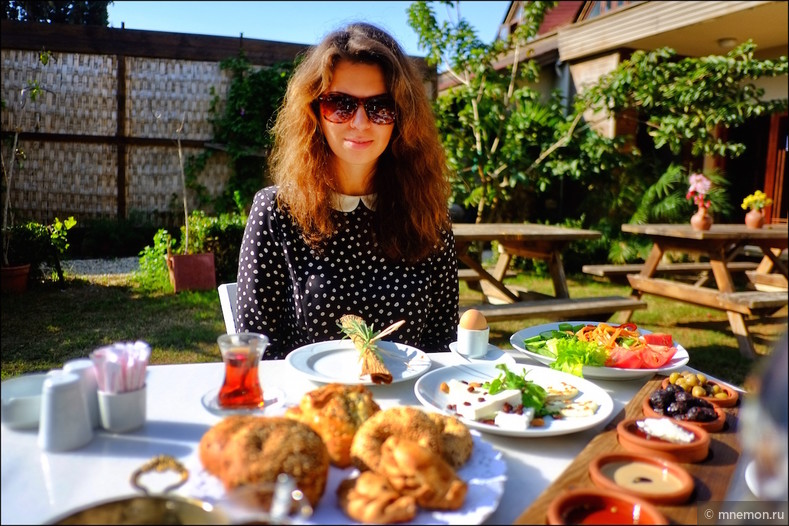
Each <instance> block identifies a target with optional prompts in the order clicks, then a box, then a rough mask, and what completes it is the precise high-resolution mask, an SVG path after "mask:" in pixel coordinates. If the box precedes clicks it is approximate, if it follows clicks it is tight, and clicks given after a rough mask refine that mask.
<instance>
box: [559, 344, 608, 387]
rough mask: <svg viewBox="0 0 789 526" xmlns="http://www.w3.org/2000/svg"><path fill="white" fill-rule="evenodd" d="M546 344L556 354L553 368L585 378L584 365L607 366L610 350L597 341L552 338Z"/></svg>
mask: <svg viewBox="0 0 789 526" xmlns="http://www.w3.org/2000/svg"><path fill="white" fill-rule="evenodd" d="M545 345H546V347H547V348H548V349H550V351H551V352H552V353H553V354H554V355H555V356H556V361H555V362H553V363H551V365H550V367H551V369H556V370H557V371H562V372H565V373H570V374H573V375H575V376H580V377H581V378H583V366H584V365H591V366H594V367H605V361H606V359H608V352H607V351H606V350H605V349H604V348H603V347H600V346H599V345H597V343H595V342H582V341H580V340H578V339H575V338H552V339H550V340H548V341H547V342H545Z"/></svg>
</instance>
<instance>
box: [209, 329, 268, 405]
mask: <svg viewBox="0 0 789 526" xmlns="http://www.w3.org/2000/svg"><path fill="white" fill-rule="evenodd" d="M217 343H218V344H219V350H220V351H221V352H222V360H223V361H224V362H225V379H224V382H223V383H222V387H221V388H220V389H219V395H218V396H217V402H218V404H219V407H220V408H222V409H261V408H263V405H264V402H263V387H262V386H261V385H260V377H259V376H258V364H259V363H260V359H261V358H262V357H263V353H264V352H265V351H266V347H268V344H269V341H268V337H267V336H266V335H264V334H256V333H253V332H242V333H238V334H222V335H221V336H219V337H218V338H217Z"/></svg>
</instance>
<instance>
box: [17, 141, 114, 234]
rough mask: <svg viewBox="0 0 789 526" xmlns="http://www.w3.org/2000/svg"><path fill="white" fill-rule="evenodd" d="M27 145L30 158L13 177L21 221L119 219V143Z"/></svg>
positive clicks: (35, 143) (33, 142) (28, 143)
mask: <svg viewBox="0 0 789 526" xmlns="http://www.w3.org/2000/svg"><path fill="white" fill-rule="evenodd" d="M21 146H22V147H23V149H24V151H25V155H26V157H27V159H26V161H25V162H24V163H22V165H21V167H17V169H16V172H15V174H14V177H13V179H12V181H11V203H12V208H13V211H14V217H15V219H16V221H17V222H18V221H22V220H34V221H38V222H41V223H50V222H52V221H53V220H54V219H55V217H58V218H60V219H64V218H66V217H68V216H74V217H76V218H77V220H78V221H79V220H84V219H87V218H115V217H117V206H118V205H117V195H118V189H117V183H116V173H117V171H118V169H117V164H116V155H115V147H114V146H108V145H99V144H73V143H46V144H45V143H42V142H38V141H30V142H27V143H25V144H22V145H21Z"/></svg>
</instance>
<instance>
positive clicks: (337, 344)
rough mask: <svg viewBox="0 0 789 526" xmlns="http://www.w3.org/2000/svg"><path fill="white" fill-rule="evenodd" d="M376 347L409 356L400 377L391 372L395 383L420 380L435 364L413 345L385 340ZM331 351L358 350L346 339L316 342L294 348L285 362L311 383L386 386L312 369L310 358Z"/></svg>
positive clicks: (367, 380) (366, 379)
mask: <svg viewBox="0 0 789 526" xmlns="http://www.w3.org/2000/svg"><path fill="white" fill-rule="evenodd" d="M377 344H378V346H379V347H380V348H381V349H383V350H384V351H388V352H402V353H404V354H405V357H407V358H408V357H410V358H409V360H408V367H407V368H406V369H405V371H404V372H403V374H402V375H399V376H398V375H396V374H394V372H395V371H392V373H393V374H392V383H393V384H394V383H398V382H405V381H408V380H411V379H413V378H417V377H419V376H421V375H423V374H425V373H426V372H427V371H429V370H430V368H431V367H432V365H433V362H432V360H431V359H430V357H429V356H428V355H427V353H426V352H424V351H422V350H420V349H417V348H416V347H412V346H410V345H406V344H403V343H398V342H391V341H386V340H382V341H379V342H377ZM332 351H354V352H355V347H354V345H353V342H351V341H350V340H346V339H342V340H327V341H322V342H315V343H310V344H307V345H303V346H301V347H299V348H297V349H294V350H293V351H291V352H290V353H288V355H287V356H286V357H285V361H286V362H287V363H288V365H289V366H290V367H292V368H293V369H294V370H295V371H296V372H298V373H300V374H302V375H304V376H306V377H307V378H309V379H310V380H313V381H316V382H320V383H340V384H344V385H385V384H375V383H373V382H372V380H370V379H369V376H368V377H366V378H349V377H347V376H342V377H332V376H327V375H325V374H322V373H320V372H319V371H316V370H315V369H314V368H311V367H310V359H311V358H313V357H314V356H316V355H318V354H323V353H328V352H332ZM335 356H336V355H335ZM383 359H384V362H385V363H386V362H387V361H388V358H387V357H386V355H385V354H384V355H383ZM387 367H389V364H388V363H387ZM390 370H392V368H391V367H390Z"/></svg>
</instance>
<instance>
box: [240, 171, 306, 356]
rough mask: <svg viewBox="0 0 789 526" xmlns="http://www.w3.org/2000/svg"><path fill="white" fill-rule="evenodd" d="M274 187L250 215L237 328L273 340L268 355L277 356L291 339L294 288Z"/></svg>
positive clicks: (265, 191)
mask: <svg viewBox="0 0 789 526" xmlns="http://www.w3.org/2000/svg"><path fill="white" fill-rule="evenodd" d="M275 195H276V194H275V191H274V189H273V188H272V187H269V188H264V189H263V190H260V191H259V192H258V193H257V194H256V195H255V199H254V201H253V204H252V209H251V210H250V212H249V218H248V219H247V224H246V227H245V229H244V237H243V239H242V241H241V252H240V253H239V258H238V279H237V281H238V297H237V303H236V306H237V309H236V327H237V329H238V331H239V332H258V333H262V334H265V335H266V336H268V338H269V347H268V349H267V351H266V354H267V355H269V356H273V357H275V356H277V355H279V354H280V351H281V349H282V347H283V346H284V345H287V340H288V338H289V336H288V334H287V327H289V325H290V324H289V323H288V322H287V319H288V312H289V308H290V302H289V299H290V298H291V296H292V295H293V294H292V285H291V282H290V279H288V267H287V262H286V260H285V254H284V251H283V247H282V242H281V239H280V237H279V236H278V230H279V228H278V219H279V218H278V212H277V205H276V201H275Z"/></svg>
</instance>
